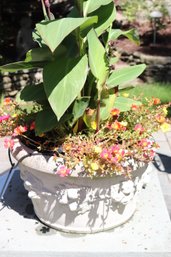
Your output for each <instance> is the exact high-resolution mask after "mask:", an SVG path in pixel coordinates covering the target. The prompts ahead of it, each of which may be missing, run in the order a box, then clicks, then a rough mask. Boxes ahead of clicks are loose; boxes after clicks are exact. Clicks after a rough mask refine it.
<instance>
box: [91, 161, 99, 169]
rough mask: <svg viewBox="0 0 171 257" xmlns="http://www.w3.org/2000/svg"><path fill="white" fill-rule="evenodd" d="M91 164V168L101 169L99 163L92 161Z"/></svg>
mask: <svg viewBox="0 0 171 257" xmlns="http://www.w3.org/2000/svg"><path fill="white" fill-rule="evenodd" d="M90 166H91V169H92V170H98V169H99V165H98V164H97V163H95V162H92V163H91V164H90Z"/></svg>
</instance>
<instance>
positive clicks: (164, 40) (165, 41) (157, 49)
mask: <svg viewBox="0 0 171 257" xmlns="http://www.w3.org/2000/svg"><path fill="white" fill-rule="evenodd" d="M138 31H139V32H140V41H141V44H140V46H137V45H136V44H134V43H133V42H130V40H128V39H126V38H121V39H119V40H117V41H116V42H115V46H116V49H118V50H121V51H126V52H127V53H130V54H131V53H134V52H136V51H138V52H141V53H145V54H149V55H157V56H171V23H168V24H167V25H166V27H165V28H164V29H161V30H158V32H157V35H156V43H155V44H154V43H153V30H152V29H151V28H149V27H146V28H143V30H141V28H139V29H138Z"/></svg>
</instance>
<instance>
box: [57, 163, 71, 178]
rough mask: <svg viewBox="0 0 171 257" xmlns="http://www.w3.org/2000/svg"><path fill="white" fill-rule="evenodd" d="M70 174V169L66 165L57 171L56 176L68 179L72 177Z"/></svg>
mask: <svg viewBox="0 0 171 257" xmlns="http://www.w3.org/2000/svg"><path fill="white" fill-rule="evenodd" d="M70 173H71V171H70V169H68V168H67V167H66V166H65V165H61V166H59V167H58V168H57V171H56V174H58V175H59V176H60V177H67V176H68V175H70Z"/></svg>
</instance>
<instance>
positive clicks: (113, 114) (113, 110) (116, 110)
mask: <svg viewBox="0 0 171 257" xmlns="http://www.w3.org/2000/svg"><path fill="white" fill-rule="evenodd" d="M119 113H120V110H119V109H117V108H113V109H112V110H111V111H110V114H111V115H112V116H119Z"/></svg>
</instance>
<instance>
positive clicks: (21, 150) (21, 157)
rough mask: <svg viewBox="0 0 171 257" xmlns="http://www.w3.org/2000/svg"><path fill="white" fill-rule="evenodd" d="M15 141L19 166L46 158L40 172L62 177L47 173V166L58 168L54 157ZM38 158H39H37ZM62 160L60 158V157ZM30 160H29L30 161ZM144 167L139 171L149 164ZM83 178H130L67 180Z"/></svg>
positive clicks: (17, 139)
mask: <svg viewBox="0 0 171 257" xmlns="http://www.w3.org/2000/svg"><path fill="white" fill-rule="evenodd" d="M13 140H14V142H15V144H14V148H13V149H12V150H11V154H12V156H13V157H14V158H15V159H16V160H17V162H18V164H19V163H20V162H21V161H22V164H24V165H26V166H29V162H30V161H32V160H31V158H32V157H33V156H35V161H34V162H35V163H37V162H40V157H42V159H43V158H44V164H45V166H41V169H39V168H37V167H36V169H39V171H40V172H42V173H46V174H50V175H54V176H57V177H60V176H59V175H58V174H56V173H55V172H54V171H51V172H47V166H49V168H50V169H51V170H52V169H53V168H54V169H55V168H56V164H55V161H54V160H53V155H50V154H46V153H42V152H38V151H37V150H33V149H32V148H29V147H28V146H26V145H25V144H24V143H22V142H21V140H20V138H19V137H13ZM36 157H37V158H36ZM59 158H60V157H59ZM28 159H29V160H28ZM142 164H143V165H142V166H141V167H138V169H146V168H147V166H148V164H149V163H145V162H144V163H142ZM136 170H137V169H135V170H133V171H132V172H131V179H133V178H134V177H136ZM79 177H80V178H82V179H90V180H101V179H104V178H109V179H113V178H122V179H124V178H125V180H127V179H128V177H126V176H124V175H123V174H122V175H117V174H113V175H111V176H110V175H106V176H104V177H103V176H97V177H90V176H76V175H74V174H73V175H72V174H71V175H70V176H67V178H71V179H75V178H79ZM60 178H61V179H64V177H60Z"/></svg>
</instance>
